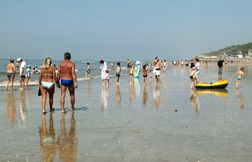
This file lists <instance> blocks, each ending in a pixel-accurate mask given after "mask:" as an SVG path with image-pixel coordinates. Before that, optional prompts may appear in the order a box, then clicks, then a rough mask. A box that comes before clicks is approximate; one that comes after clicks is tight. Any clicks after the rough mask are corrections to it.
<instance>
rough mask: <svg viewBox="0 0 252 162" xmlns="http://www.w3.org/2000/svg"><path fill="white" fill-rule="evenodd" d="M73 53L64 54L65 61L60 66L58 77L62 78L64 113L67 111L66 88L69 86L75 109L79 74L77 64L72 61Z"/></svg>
mask: <svg viewBox="0 0 252 162" xmlns="http://www.w3.org/2000/svg"><path fill="white" fill-rule="evenodd" d="M70 59H71V54H70V53H69V52H66V53H65V54H64V61H62V62H61V63H60V64H59V66H58V79H59V80H60V87H61V98H60V105H61V111H62V113H66V110H65V96H66V90H67V88H68V90H69V93H70V102H71V109H72V110H74V104H75V94H74V91H75V88H77V87H78V83H77V75H76V72H75V64H74V63H73V62H72V61H70Z"/></svg>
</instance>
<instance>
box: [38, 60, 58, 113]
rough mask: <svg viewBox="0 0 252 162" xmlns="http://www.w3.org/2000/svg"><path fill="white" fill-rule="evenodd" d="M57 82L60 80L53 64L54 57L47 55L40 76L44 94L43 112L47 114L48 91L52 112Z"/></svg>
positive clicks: (41, 89)
mask: <svg viewBox="0 0 252 162" xmlns="http://www.w3.org/2000/svg"><path fill="white" fill-rule="evenodd" d="M55 82H56V83H57V84H58V80H57V78H56V72H55V68H54V67H53V66H52V59H51V58H50V57H47V58H46V59H45V60H44V63H43V65H42V67H41V73H40V77H39V88H40V91H41V95H42V113H43V114H46V98H47V93H48V94H49V106H50V112H52V111H53V110H54V109H53V95H54V91H55V86H54V84H55Z"/></svg>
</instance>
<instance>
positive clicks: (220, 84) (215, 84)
mask: <svg viewBox="0 0 252 162" xmlns="http://www.w3.org/2000/svg"><path fill="white" fill-rule="evenodd" d="M227 85H228V81H227V80H219V81H217V82H212V83H203V82H199V83H197V84H195V88H196V89H224V88H226V87H227Z"/></svg>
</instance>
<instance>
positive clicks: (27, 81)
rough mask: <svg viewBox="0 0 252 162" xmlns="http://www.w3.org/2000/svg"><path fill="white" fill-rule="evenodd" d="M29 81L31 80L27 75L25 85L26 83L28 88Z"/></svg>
mask: <svg viewBox="0 0 252 162" xmlns="http://www.w3.org/2000/svg"><path fill="white" fill-rule="evenodd" d="M29 81H30V79H29V77H26V78H25V85H26V88H28V87H29Z"/></svg>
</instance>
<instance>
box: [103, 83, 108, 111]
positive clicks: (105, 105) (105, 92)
mask: <svg viewBox="0 0 252 162" xmlns="http://www.w3.org/2000/svg"><path fill="white" fill-rule="evenodd" d="M108 97H109V87H108V86H102V87H101V110H102V111H104V110H106V109H107V108H108Z"/></svg>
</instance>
